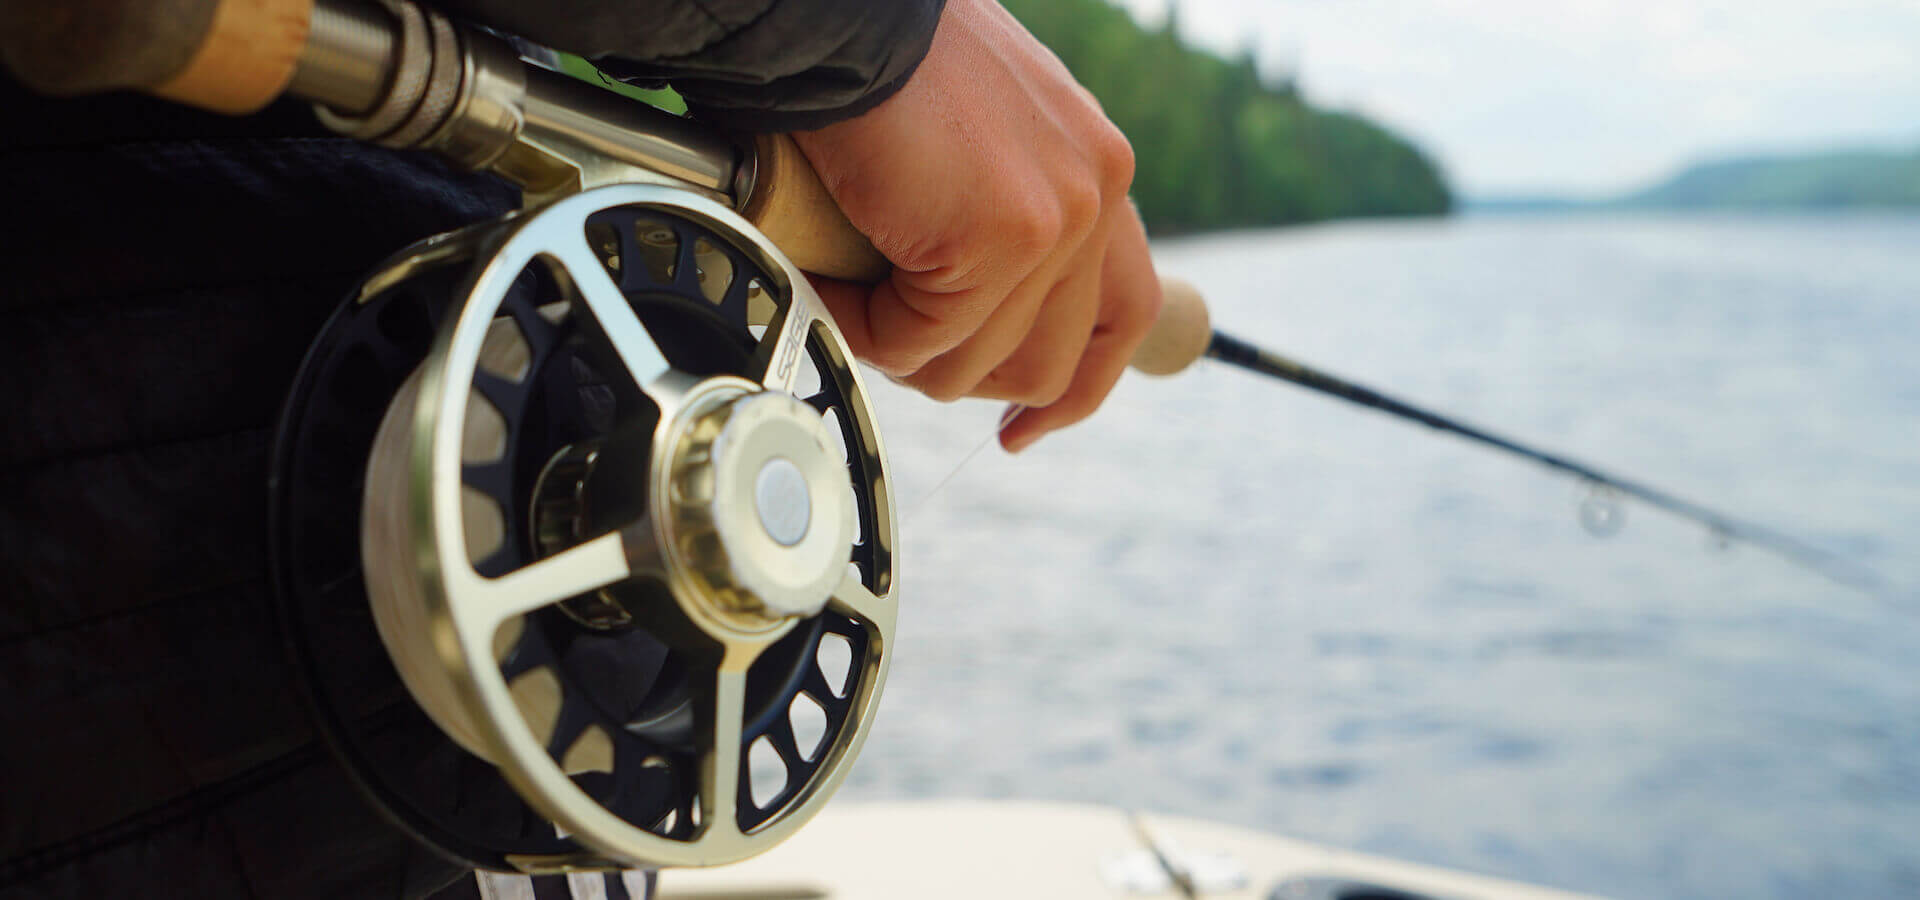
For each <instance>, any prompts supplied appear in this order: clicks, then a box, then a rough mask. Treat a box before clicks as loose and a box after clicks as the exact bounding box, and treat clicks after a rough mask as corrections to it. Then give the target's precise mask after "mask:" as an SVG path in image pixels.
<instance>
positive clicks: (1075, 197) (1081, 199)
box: [1060, 178, 1105, 241]
mask: <svg viewBox="0 0 1920 900" xmlns="http://www.w3.org/2000/svg"><path fill="white" fill-rule="evenodd" d="M1101 187H1102V186H1101V183H1100V181H1099V180H1098V179H1096V178H1076V179H1073V180H1072V181H1070V182H1068V183H1067V184H1065V185H1062V186H1061V190H1060V207H1061V218H1062V219H1064V220H1065V222H1064V225H1065V227H1064V228H1063V231H1064V232H1065V234H1064V235H1063V237H1064V236H1067V235H1071V236H1072V237H1073V239H1074V240H1075V241H1079V240H1084V239H1085V238H1086V236H1087V233H1088V232H1091V231H1092V230H1093V227H1094V226H1095V225H1096V224H1098V223H1099V221H1100V209H1101V207H1102V206H1104V205H1105V197H1104V196H1103V195H1102V191H1101Z"/></svg>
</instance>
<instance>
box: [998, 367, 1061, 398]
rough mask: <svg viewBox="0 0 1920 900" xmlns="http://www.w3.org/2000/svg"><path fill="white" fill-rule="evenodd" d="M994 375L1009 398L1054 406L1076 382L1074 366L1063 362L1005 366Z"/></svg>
mask: <svg viewBox="0 0 1920 900" xmlns="http://www.w3.org/2000/svg"><path fill="white" fill-rule="evenodd" d="M995 375H996V376H997V377H996V380H997V381H999V383H1000V385H999V386H1000V389H1001V391H1002V392H1003V393H1004V394H1005V395H1006V399H1007V400H1009V401H1012V402H1015V403H1021V404H1025V405H1027V406H1032V407H1048V406H1052V405H1053V404H1055V403H1057V402H1059V400H1060V398H1061V397H1062V396H1064V395H1065V394H1066V393H1067V388H1068V387H1069V386H1071V385H1072V384H1073V369H1072V368H1071V367H1069V366H1061V365H1047V366H1016V365H1003V366H1001V367H1000V370H999V371H998V372H996V373H995Z"/></svg>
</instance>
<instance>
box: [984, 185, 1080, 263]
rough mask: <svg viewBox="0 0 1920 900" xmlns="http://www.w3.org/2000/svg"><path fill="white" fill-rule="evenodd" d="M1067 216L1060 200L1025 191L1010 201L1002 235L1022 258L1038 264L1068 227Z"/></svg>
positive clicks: (1024, 260) (1009, 246) (1011, 248)
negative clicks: (1056, 200)
mask: <svg viewBox="0 0 1920 900" xmlns="http://www.w3.org/2000/svg"><path fill="white" fill-rule="evenodd" d="M1064 219H1065V211H1064V210H1063V209H1062V208H1061V204H1060V203H1058V202H1054V200H1053V199H1052V198H1048V197H1043V196H1041V195H1039V194H1037V193H1023V194H1021V195H1020V197H1019V199H1017V200H1015V201H1014V202H1010V203H1008V204H1007V205H1006V215H1005V216H1004V220H1003V221H1002V222H1001V223H1000V224H999V228H998V231H999V232H1000V238H999V239H1000V240H1001V241H1004V243H1005V246H1006V247H1007V248H1008V250H1009V251H1010V252H1012V253H1013V254H1015V255H1016V257H1017V258H1019V259H1020V260H1021V261H1022V262H1026V263H1031V264H1035V265H1037V264H1038V263H1039V262H1040V261H1041V260H1043V259H1045V258H1046V257H1047V255H1048V254H1049V253H1051V252H1053V248H1054V247H1055V246H1056V245H1058V244H1059V243H1060V236H1061V235H1062V234H1063V233H1064V232H1065V231H1066V223H1065V221H1064Z"/></svg>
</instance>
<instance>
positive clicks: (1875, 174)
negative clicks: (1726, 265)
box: [1618, 151, 1920, 209]
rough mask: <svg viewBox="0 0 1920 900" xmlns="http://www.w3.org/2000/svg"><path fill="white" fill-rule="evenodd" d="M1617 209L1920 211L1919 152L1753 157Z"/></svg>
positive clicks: (1701, 168) (1694, 173)
mask: <svg viewBox="0 0 1920 900" xmlns="http://www.w3.org/2000/svg"><path fill="white" fill-rule="evenodd" d="M1618 205H1624V206H1635V207H1659V208H1666V209H1833V208H1840V207H1875V206H1904V207H1920V151H1916V152H1910V153H1894V152H1884V151H1881V152H1876V151H1849V152H1836V153H1818V154H1811V155H1804V156H1750V157H1742V158H1734V159H1723V160H1714V161H1711V162H1704V163H1700V164H1697V165H1693V166H1689V167H1687V168H1686V169H1683V170H1681V171H1680V173H1679V174H1677V175H1674V176H1673V177H1672V178H1669V179H1667V180H1666V181H1663V182H1661V183H1659V184H1657V185H1654V186H1653V187H1651V188H1647V189H1646V190H1643V191H1639V192H1637V193H1634V194H1630V195H1628V196H1626V197H1623V198H1621V199H1620V200H1619V201H1618Z"/></svg>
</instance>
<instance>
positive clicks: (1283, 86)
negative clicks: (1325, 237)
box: [1002, 0, 1453, 233]
mask: <svg viewBox="0 0 1920 900" xmlns="http://www.w3.org/2000/svg"><path fill="white" fill-rule="evenodd" d="M1002 2H1003V3H1004V4H1005V6H1006V7H1007V9H1008V10H1009V11H1011V12H1012V13H1013V14H1014V15H1015V16H1016V17H1018V18H1019V19H1020V21H1021V22H1022V23H1023V24H1025V25H1026V26H1027V28H1028V30H1030V31H1032V32H1033V33H1034V36H1035V37H1038V38H1039V39H1040V40H1041V41H1042V42H1044V43H1045V44H1046V45H1047V46H1048V47H1050V48H1052V49H1053V52H1054V53H1055V54H1057V55H1059V57H1060V59H1061V61H1062V62H1064V63H1066V65H1067V68H1068V69H1070V70H1071V71H1072V72H1073V74H1074V77H1076V78H1078V79H1079V80H1080V82H1081V83H1082V84H1084V85H1086V87H1087V89H1088V90H1090V91H1092V92H1093V95H1094V96H1095V97H1097V98H1099V100H1100V104H1101V106H1102V107H1104V108H1105V109H1106V112H1107V115H1108V116H1109V117H1110V118H1112V119H1113V121H1114V124H1116V125H1118V126H1119V127H1120V130H1121V131H1123V132H1125V133H1126V135H1127V138H1128V140H1130V141H1131V142H1132V143H1133V149H1134V156H1135V159H1136V163H1135V174H1134V185H1133V196H1134V200H1135V201H1136V202H1138V203H1139V205H1140V212H1141V215H1142V217H1143V218H1145V220H1146V222H1147V227H1148V228H1149V229H1151V230H1153V231H1155V232H1158V233H1166V232H1175V231H1193V230H1200V229H1209V228H1230V227H1244V226H1257V225H1277V224H1285V223H1290V222H1308V221H1316V220H1320V219H1332V218H1340V217H1346V216H1394V215H1439V214H1444V213H1446V212H1447V211H1448V210H1450V209H1451V208H1452V205H1453V197H1452V194H1451V193H1450V192H1449V190H1448V188H1447V185H1446V181H1445V179H1444V178H1443V177H1442V175H1441V173H1440V171H1439V168H1438V167H1437V166H1435V165H1434V164H1433V162H1432V161H1431V160H1429V159H1427V157H1426V156H1425V155H1424V154H1422V153H1421V152H1420V150H1419V148H1417V147H1415V146H1413V145H1412V144H1410V143H1408V142H1407V141H1406V140H1404V139H1402V138H1400V137H1398V136H1396V135H1394V134H1392V133H1390V132H1388V131H1387V130H1386V129H1384V128H1381V127H1380V126H1378V125H1375V124H1373V123H1371V122H1368V121H1367V120H1365V119H1363V118H1361V117H1359V116H1356V115H1352V114H1349V113H1343V112H1335V111H1329V110H1323V109H1316V108H1314V107H1313V106H1311V105H1309V104H1308V103H1307V101H1306V100H1305V99H1304V98H1303V97H1302V96H1301V95H1300V92H1299V91H1298V90H1297V89H1296V86H1295V85H1294V84H1293V83H1292V82H1290V81H1285V82H1279V83H1269V82H1268V81H1265V80H1263V79H1262V78H1261V76H1260V72H1259V70H1258V67H1257V66H1256V65H1255V63H1254V60H1253V58H1252V54H1251V53H1243V54H1241V55H1240V57H1239V58H1237V59H1232V60H1228V59H1224V58H1222V57H1220V56H1217V55H1215V54H1212V53H1208V52H1206V51H1203V50H1198V49H1195V48H1193V47H1190V46H1187V44H1186V43H1185V42H1184V41H1182V40H1181V38H1180V35H1179V33H1178V25H1177V17H1176V16H1174V15H1169V16H1168V19H1167V23H1166V24H1165V25H1164V26H1162V27H1159V28H1155V29H1147V28H1143V27H1141V26H1140V25H1139V24H1138V23H1137V22H1135V21H1134V20H1133V18H1132V17H1131V16H1129V15H1128V14H1127V13H1126V12H1125V11H1124V10H1122V9H1120V8H1118V7H1116V6H1114V5H1112V4H1111V3H1109V2H1107V0H1002Z"/></svg>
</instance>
